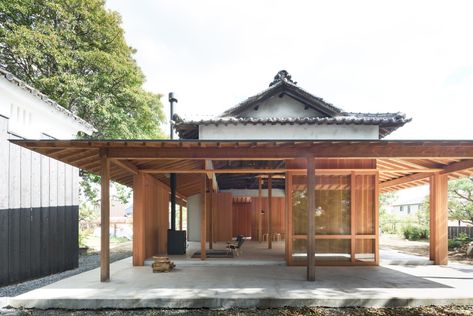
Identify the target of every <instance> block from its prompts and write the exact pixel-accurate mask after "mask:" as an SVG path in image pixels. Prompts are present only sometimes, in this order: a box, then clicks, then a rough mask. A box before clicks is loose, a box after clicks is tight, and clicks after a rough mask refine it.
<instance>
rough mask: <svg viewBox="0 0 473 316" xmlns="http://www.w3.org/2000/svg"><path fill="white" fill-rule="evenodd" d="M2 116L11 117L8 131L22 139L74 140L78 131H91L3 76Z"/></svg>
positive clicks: (1, 83)
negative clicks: (45, 137)
mask: <svg viewBox="0 0 473 316" xmlns="http://www.w3.org/2000/svg"><path fill="white" fill-rule="evenodd" d="M0 115H2V116H4V117H6V118H8V131H9V132H10V133H14V134H15V135H18V136H20V137H23V138H29V139H40V138H41V137H42V135H43V134H46V135H49V136H52V137H54V138H56V139H71V138H75V137H76V135H77V133H78V132H79V131H83V132H91V131H88V130H87V128H85V127H84V126H83V125H82V124H80V123H79V122H77V121H75V120H74V119H72V118H71V117H69V116H68V115H66V114H65V113H63V112H61V111H59V110H57V109H54V108H53V107H52V106H50V105H49V104H47V103H46V102H44V101H43V100H41V99H39V98H38V97H37V96H34V95H33V94H31V93H29V92H28V91H26V90H24V89H22V88H20V87H18V86H17V85H15V84H13V83H11V82H10V81H8V80H7V79H6V78H4V77H0Z"/></svg>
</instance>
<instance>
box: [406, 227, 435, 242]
mask: <svg viewBox="0 0 473 316" xmlns="http://www.w3.org/2000/svg"><path fill="white" fill-rule="evenodd" d="M402 234H403V235H404V238H406V239H408V240H419V239H427V238H428V237H429V230H428V229H427V228H424V227H420V226H414V225H406V226H404V227H403V228H402Z"/></svg>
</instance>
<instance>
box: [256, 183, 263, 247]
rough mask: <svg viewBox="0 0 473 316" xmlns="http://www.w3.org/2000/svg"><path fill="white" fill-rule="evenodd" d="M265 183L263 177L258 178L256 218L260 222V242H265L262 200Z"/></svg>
mask: <svg viewBox="0 0 473 316" xmlns="http://www.w3.org/2000/svg"><path fill="white" fill-rule="evenodd" d="M262 189H263V181H262V179H261V176H259V177H258V209H257V210H256V218H257V220H258V241H259V242H262V241H263V218H262V217H263V198H262Z"/></svg>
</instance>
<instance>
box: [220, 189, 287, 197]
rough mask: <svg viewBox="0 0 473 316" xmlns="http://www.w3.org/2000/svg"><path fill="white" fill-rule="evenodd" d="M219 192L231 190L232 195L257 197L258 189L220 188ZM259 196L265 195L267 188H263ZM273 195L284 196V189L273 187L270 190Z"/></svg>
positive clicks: (266, 194)
mask: <svg viewBox="0 0 473 316" xmlns="http://www.w3.org/2000/svg"><path fill="white" fill-rule="evenodd" d="M220 192H231V193H232V195H233V196H250V197H258V190H252V189H231V190H221V191H220ZM261 196H263V197H267V196H268V190H267V189H263V190H262V191H261ZM272 196H273V197H285V191H284V190H282V189H273V190H272Z"/></svg>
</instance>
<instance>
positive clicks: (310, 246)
mask: <svg viewBox="0 0 473 316" xmlns="http://www.w3.org/2000/svg"><path fill="white" fill-rule="evenodd" d="M314 165H315V163H314V157H312V156H309V157H307V281H315V238H314V237H315V172H314V171H315V166H314Z"/></svg>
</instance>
